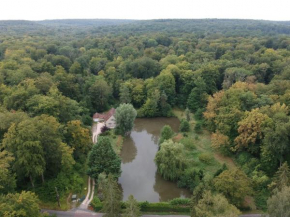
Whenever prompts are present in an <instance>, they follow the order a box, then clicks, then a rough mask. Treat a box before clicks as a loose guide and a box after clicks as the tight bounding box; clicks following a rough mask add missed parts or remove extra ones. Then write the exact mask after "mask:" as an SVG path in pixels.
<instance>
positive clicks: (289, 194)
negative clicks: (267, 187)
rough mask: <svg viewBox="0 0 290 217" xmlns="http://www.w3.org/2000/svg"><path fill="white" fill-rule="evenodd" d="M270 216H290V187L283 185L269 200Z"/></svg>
mask: <svg viewBox="0 0 290 217" xmlns="http://www.w3.org/2000/svg"><path fill="white" fill-rule="evenodd" d="M267 205H268V213H269V216H270V217H280V216H283V217H289V216H290V187H285V186H284V187H283V188H282V189H281V191H277V192H276V193H275V194H273V195H272V196H271V197H270V198H269V199H268V201H267Z"/></svg>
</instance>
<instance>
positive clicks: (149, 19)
mask: <svg viewBox="0 0 290 217" xmlns="http://www.w3.org/2000/svg"><path fill="white" fill-rule="evenodd" d="M53 20H132V21H152V20H253V21H271V22H289V21H290V19H289V20H270V19H269V20H268V19H252V18H154V19H151V18H148V19H134V18H132V19H129V18H55V19H54V18H52V19H50V18H49V19H39V20H30V19H1V20H0V22H1V21H30V22H40V21H53Z"/></svg>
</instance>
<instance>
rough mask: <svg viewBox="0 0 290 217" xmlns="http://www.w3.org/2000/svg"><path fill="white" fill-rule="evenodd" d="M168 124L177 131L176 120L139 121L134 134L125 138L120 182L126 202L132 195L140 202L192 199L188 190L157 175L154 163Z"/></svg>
mask: <svg viewBox="0 0 290 217" xmlns="http://www.w3.org/2000/svg"><path fill="white" fill-rule="evenodd" d="M166 124H167V125H169V126H171V128H172V129H173V130H174V131H175V132H177V131H178V127H179V121H178V119H177V118H153V119H144V118H142V119H136V121H135V126H134V129H133V130H132V132H131V135H130V136H128V137H127V138H125V140H124V144H123V149H122V152H121V158H122V165H121V168H122V174H121V177H120V178H119V183H120V185H121V188H122V190H123V200H127V199H128V196H129V195H130V194H132V195H133V196H134V197H135V198H136V199H137V200H138V201H149V202H159V201H168V200H171V199H173V198H176V197H190V193H189V191H188V190H186V189H181V188H178V187H177V185H176V184H175V183H173V182H169V181H165V180H164V179H163V178H162V177H161V176H160V175H159V174H158V173H157V167H156V165H155V162H154V158H155V155H156V152H157V151H158V140H159V135H160V131H161V128H162V127H163V126H164V125H166Z"/></svg>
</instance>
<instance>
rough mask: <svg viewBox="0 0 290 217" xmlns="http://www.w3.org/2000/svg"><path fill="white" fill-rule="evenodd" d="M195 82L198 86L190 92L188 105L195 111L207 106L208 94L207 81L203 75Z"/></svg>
mask: <svg viewBox="0 0 290 217" xmlns="http://www.w3.org/2000/svg"><path fill="white" fill-rule="evenodd" d="M194 83H195V85H196V87H194V88H193V89H192V91H191V93H190V94H189V97H188V100H187V107H188V108H189V109H190V110H191V111H194V112H195V111H197V110H198V109H199V108H204V107H205V106H206V103H207V97H208V96H207V93H206V83H205V82H204V80H203V79H202V78H201V77H198V78H197V79H196V81H195V82H194Z"/></svg>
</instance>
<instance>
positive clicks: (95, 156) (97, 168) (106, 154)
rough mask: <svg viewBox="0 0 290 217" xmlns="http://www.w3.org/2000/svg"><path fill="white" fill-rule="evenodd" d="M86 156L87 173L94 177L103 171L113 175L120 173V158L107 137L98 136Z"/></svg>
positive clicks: (116, 175)
mask: <svg viewBox="0 0 290 217" xmlns="http://www.w3.org/2000/svg"><path fill="white" fill-rule="evenodd" d="M88 158H89V159H88V167H89V168H88V172H87V173H88V175H89V176H91V177H93V178H95V179H97V178H98V176H99V174H101V173H103V172H104V173H106V174H110V173H111V174H113V175H114V176H115V177H118V176H119V175H120V174H121V160H120V158H119V156H118V155H117V154H116V153H115V152H114V150H113V148H112V145H111V142H110V139H109V138H108V137H104V136H100V137H99V138H98V142H97V144H95V145H94V146H93V148H92V151H91V152H90V153H89V157H88ZM104 159H106V160H104Z"/></svg>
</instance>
